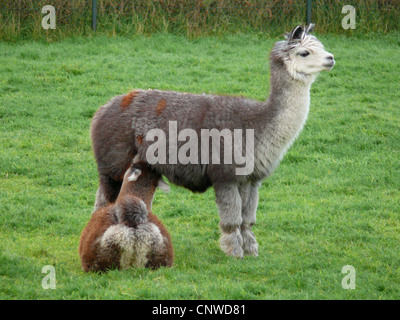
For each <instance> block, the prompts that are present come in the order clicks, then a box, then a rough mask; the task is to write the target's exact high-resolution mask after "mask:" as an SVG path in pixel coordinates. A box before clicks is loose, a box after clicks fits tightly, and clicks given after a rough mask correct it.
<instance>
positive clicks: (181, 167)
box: [91, 25, 335, 257]
mask: <svg viewBox="0 0 400 320" xmlns="http://www.w3.org/2000/svg"><path fill="white" fill-rule="evenodd" d="M312 28H313V25H310V26H308V27H302V26H297V27H296V28H294V29H293V30H292V31H291V32H290V33H289V34H288V35H286V40H284V41H279V42H277V43H276V44H275V46H274V48H273V50H272V52H271V55H270V60H271V90H270V95H269V97H268V99H267V101H265V102H260V101H254V100H250V99H246V98H239V97H229V96H216V95H198V94H187V93H179V92H171V91H159V90H135V91H132V92H131V93H129V94H127V95H124V96H117V97H115V98H113V99H112V100H111V101H110V102H108V103H107V104H106V105H104V106H102V107H101V108H100V109H99V111H98V112H97V113H96V114H95V116H94V118H93V122H92V127H91V137H92V142H93V149H94V154H95V157H96V160H97V164H98V171H99V176H100V186H99V189H98V191H97V196H96V204H95V207H99V206H103V205H105V204H107V203H108V202H113V201H114V200H115V198H116V197H117V196H118V191H119V188H120V184H121V181H122V176H123V173H124V171H125V170H126V168H127V166H129V163H130V161H131V159H132V158H133V157H134V156H135V155H139V157H140V158H141V159H146V151H147V149H148V147H149V146H150V145H151V144H152V142H150V141H147V140H146V135H147V134H148V133H149V131H150V130H151V129H155V128H158V129H161V130H163V131H164V132H168V128H169V122H170V121H176V124H177V130H178V132H179V130H182V129H185V128H190V129H193V130H195V131H196V132H197V134H198V136H200V132H201V130H202V129H217V130H223V129H229V130H234V129H243V130H246V129H253V130H254V150H255V151H254V170H253V171H252V172H251V173H249V174H246V175H237V174H236V171H235V169H236V168H235V166H234V165H232V164H224V163H222V164H213V163H211V164H207V163H200V164H193V163H189V164H182V163H176V164H173V162H172V161H167V163H166V164H160V163H156V164H152V168H153V169H154V170H156V171H157V172H158V173H160V174H163V175H165V176H166V177H167V178H168V179H169V181H171V182H172V183H175V184H177V185H180V186H183V187H185V188H188V189H190V190H192V191H195V192H203V191H205V190H206V189H207V188H209V187H210V186H213V187H214V190H215V195H216V203H217V206H218V211H219V214H220V228H221V231H222V236H221V239H220V244H221V248H222V250H223V251H224V252H225V253H226V254H227V255H231V256H234V257H243V254H247V255H254V256H257V255H258V244H257V242H256V239H255V236H254V234H253V232H252V231H251V228H252V226H253V224H254V223H255V221H256V209H257V204H258V188H259V186H260V185H261V181H262V180H263V179H265V178H267V177H268V176H270V175H271V174H272V172H273V171H274V170H275V169H276V167H277V166H278V164H279V162H280V161H281V159H282V157H283V156H284V154H285V153H286V151H287V150H288V148H289V147H290V145H291V144H292V143H293V141H294V140H295V138H296V137H297V136H298V134H299V133H300V131H301V130H302V128H303V126H304V123H305V121H306V118H307V115H308V112H309V106H310V87H311V84H312V83H313V82H314V80H315V78H316V75H317V74H318V73H319V72H321V71H323V70H330V69H331V68H332V67H333V65H334V63H335V61H334V59H333V55H332V54H330V53H329V52H327V51H325V50H324V47H323V45H322V43H321V42H320V41H319V40H318V39H317V38H316V37H314V36H312V35H310V32H311V31H312ZM171 139H172V138H171ZM224 142H225V141H224ZM166 143H167V145H168V143H169V137H167V140H166ZM183 144H184V142H182V141H181V142H180V146H181V145H183ZM199 149H200V148H199ZM243 149H244V147H243ZM223 151H224V144H221V154H222V153H223ZM167 159H169V160H170V157H169V155H168V158H167Z"/></svg>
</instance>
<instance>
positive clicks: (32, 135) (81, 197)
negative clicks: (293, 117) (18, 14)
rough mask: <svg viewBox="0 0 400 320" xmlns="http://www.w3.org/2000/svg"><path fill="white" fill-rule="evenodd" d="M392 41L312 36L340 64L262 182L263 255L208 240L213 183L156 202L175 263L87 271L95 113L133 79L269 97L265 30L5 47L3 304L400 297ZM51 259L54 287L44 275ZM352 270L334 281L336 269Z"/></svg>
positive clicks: (1, 87)
mask: <svg viewBox="0 0 400 320" xmlns="http://www.w3.org/2000/svg"><path fill="white" fill-rule="evenodd" d="M398 39H399V35H398V34H394V35H390V36H387V37H384V38H373V37H371V38H370V39H355V38H345V37H334V36H326V37H323V38H321V40H322V41H323V43H324V44H325V47H326V49H327V50H328V51H330V52H332V53H333V54H334V55H335V59H336V61H337V64H336V66H335V68H334V69H333V70H332V71H331V72H329V73H328V72H325V73H323V74H321V75H320V77H319V78H318V80H317V81H316V82H315V83H314V85H313V88H312V92H311V96H312V103H311V112H310V115H309V118H308V121H307V125H306V127H305V129H304V130H303V132H302V133H301V135H300V137H299V139H298V140H297V141H296V143H295V144H294V145H293V147H292V148H291V149H290V151H289V152H288V154H287V155H286V156H285V158H284V160H283V162H282V163H281V165H280V167H279V168H278V170H277V171H276V172H275V174H274V175H273V176H272V177H271V178H270V179H269V180H267V181H265V182H264V184H263V186H262V188H261V191H260V203H259V207H258V216H257V217H258V220H257V224H256V226H255V227H254V231H255V233H256V236H257V239H258V241H259V244H260V250H259V251H260V256H259V257H258V258H252V257H246V258H245V259H243V260H235V259H232V258H228V257H226V256H225V255H224V254H223V253H222V251H221V250H220V249H219V247H218V238H219V230H218V221H219V218H218V212H217V208H216V206H215V204H214V193H213V190H212V189H210V190H208V191H207V192H206V193H204V194H193V193H190V192H189V191H186V190H184V189H182V188H179V187H175V186H172V191H171V193H170V194H164V193H162V192H157V194H156V198H155V201H154V206H153V209H154V212H155V213H157V214H158V215H159V217H160V218H161V219H162V220H163V222H164V224H165V225H166V226H167V228H168V229H169V231H170V233H171V235H172V238H173V242H174V247H175V256H176V258H175V266H174V267H173V268H170V269H164V268H163V269H159V270H157V271H150V270H137V269H136V270H135V269H131V270H125V271H111V272H109V273H107V274H102V275H97V274H93V273H92V274H86V273H84V272H83V271H82V270H81V269H80V260H79V256H78V250H77V248H78V243H79V236H80V232H81V231H82V229H83V228H84V226H85V225H86V223H87V221H88V220H89V218H90V214H91V211H92V208H93V203H94V199H95V192H96V189H97V184H98V183H97V171H96V165H95V161H94V157H93V154H92V150H91V143H90V138H89V126H90V120H91V117H92V116H93V114H94V112H95V111H96V110H97V109H98V107H99V106H100V105H102V104H104V103H105V102H106V101H108V100H109V99H110V98H112V97H113V96H115V95H118V94H122V93H126V92H129V91H130V90H131V89H134V88H144V89H147V88H158V89H171V90H177V91H186V92H195V93H202V92H206V93H221V94H229V95H243V96H248V97H251V98H254V99H259V100H264V99H265V98H266V96H267V93H268V90H269V65H268V62H267V61H268V60H267V59H268V54H269V51H270V49H271V47H272V45H273V43H274V41H276V39H272V40H269V39H263V38H260V37H257V36H251V35H241V36H231V37H224V38H199V39H197V40H188V39H186V38H185V37H180V36H171V35H155V36H153V37H150V38H146V37H133V38H118V37H116V38H105V37H96V38H92V39H68V40H63V41H61V42H57V43H51V44H48V43H44V42H43V43H38V42H33V41H26V42H17V43H13V44H12V43H4V42H3V43H0V75H1V77H0V299H398V297H399V291H400V290H399V289H400V253H399V240H400V216H399V212H400V201H399V199H400V188H399V187H400V148H399V143H400V109H399V87H400V73H399V72H398V70H400V56H399V54H398V52H399V50H400V41H399V40H398ZM45 265H52V266H54V267H55V271H56V280H57V285H56V289H55V290H51V289H49V290H44V289H43V288H42V285H41V283H42V279H43V277H44V276H45V274H43V273H41V271H42V268H43V267H44V266H45ZM345 265H352V266H353V267H354V268H355V270H356V289H355V290H345V289H343V288H342V285H341V281H342V279H343V277H344V276H345V274H342V273H341V270H342V267H343V266H345Z"/></svg>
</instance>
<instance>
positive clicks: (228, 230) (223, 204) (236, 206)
mask: <svg viewBox="0 0 400 320" xmlns="http://www.w3.org/2000/svg"><path fill="white" fill-rule="evenodd" d="M214 190H215V196H216V203H217V206H218V212H219V216H220V223H219V226H220V228H221V232H222V235H221V238H220V246H221V249H222V251H224V252H225V253H226V254H227V255H228V256H233V257H236V258H243V249H242V244H243V238H242V235H241V234H240V225H241V224H242V199H241V198H240V194H239V190H238V187H237V185H235V184H217V185H214Z"/></svg>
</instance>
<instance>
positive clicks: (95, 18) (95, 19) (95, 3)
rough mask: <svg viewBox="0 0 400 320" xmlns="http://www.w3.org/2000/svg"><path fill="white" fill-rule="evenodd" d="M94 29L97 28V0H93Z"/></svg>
mask: <svg viewBox="0 0 400 320" xmlns="http://www.w3.org/2000/svg"><path fill="white" fill-rule="evenodd" d="M92 29H93V31H96V30H97V0H92Z"/></svg>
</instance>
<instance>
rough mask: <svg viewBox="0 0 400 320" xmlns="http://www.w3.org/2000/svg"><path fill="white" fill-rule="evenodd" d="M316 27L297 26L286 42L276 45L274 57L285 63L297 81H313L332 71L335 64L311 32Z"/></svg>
mask: <svg viewBox="0 0 400 320" xmlns="http://www.w3.org/2000/svg"><path fill="white" fill-rule="evenodd" d="M313 28H314V25H313V24H310V25H309V26H308V27H302V26H297V27H296V28H294V29H293V30H292V31H291V32H290V33H289V34H287V35H286V41H279V42H278V43H276V45H275V47H274V50H273V51H272V57H276V58H278V59H279V60H281V61H283V63H284V64H285V66H286V69H287V71H288V72H289V74H290V75H291V76H292V77H293V78H294V79H297V80H303V81H307V80H308V79H310V80H311V81H312V80H313V79H314V76H315V75H316V74H318V73H319V72H321V71H324V70H330V69H332V68H333V66H334V64H335V60H334V59H333V55H332V54H331V53H329V52H327V51H325V49H324V46H323V44H322V43H321V42H320V41H319V40H318V39H317V38H316V37H314V36H313V35H311V34H310V32H311V31H312V30H313Z"/></svg>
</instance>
